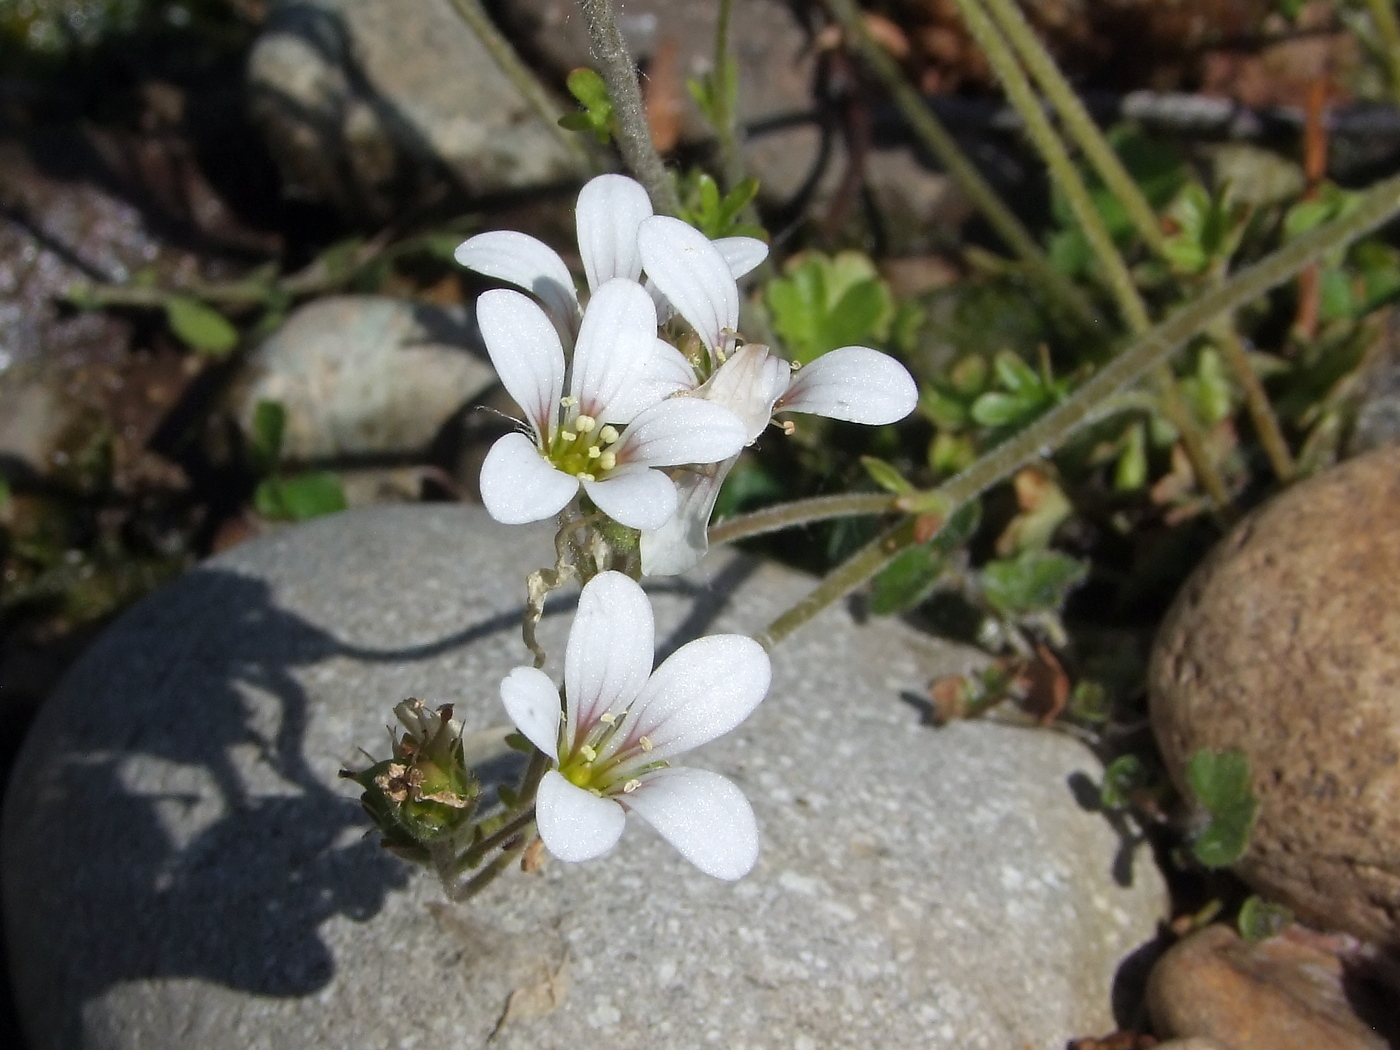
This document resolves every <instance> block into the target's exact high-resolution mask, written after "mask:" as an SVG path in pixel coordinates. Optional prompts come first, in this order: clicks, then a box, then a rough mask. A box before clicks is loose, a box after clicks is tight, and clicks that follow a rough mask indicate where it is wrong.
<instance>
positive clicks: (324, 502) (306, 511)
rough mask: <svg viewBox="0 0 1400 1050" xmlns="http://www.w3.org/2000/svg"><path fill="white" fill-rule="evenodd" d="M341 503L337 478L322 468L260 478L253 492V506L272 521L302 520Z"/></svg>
mask: <svg viewBox="0 0 1400 1050" xmlns="http://www.w3.org/2000/svg"><path fill="white" fill-rule="evenodd" d="M345 507H346V503H345V489H344V488H343V487H342V486H341V484H340V479H339V478H337V477H336V476H335V475H334V474H329V473H326V472H324V471H316V472H313V473H307V474H294V475H292V476H291V477H286V478H283V477H277V476H275V475H274V476H273V477H270V478H264V479H263V480H262V481H261V482H259V484H258V487H257V490H256V491H255V492H254V493H253V508H254V509H255V510H256V511H257V512H258V513H259V514H261V515H262V516H263V517H265V518H268V519H269V520H272V521H305V520H306V519H307V518H316V517H320V516H321V515H323V514H334V513H336V512H337V511H341V510H344V509H345Z"/></svg>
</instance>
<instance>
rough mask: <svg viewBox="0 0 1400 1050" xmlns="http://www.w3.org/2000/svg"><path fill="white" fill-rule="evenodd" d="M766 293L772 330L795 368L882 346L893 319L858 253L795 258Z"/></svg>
mask: <svg viewBox="0 0 1400 1050" xmlns="http://www.w3.org/2000/svg"><path fill="white" fill-rule="evenodd" d="M766 294H767V299H768V308H769V310H770V311H771V312H772V315H773V327H774V328H775V329H776V330H777V332H778V335H779V336H781V337H782V339H783V342H784V343H785V344H786V346H787V349H788V351H789V353H790V355H791V357H792V359H793V360H794V361H796V362H798V363H799V364H810V363H811V362H812V361H814V360H816V359H817V358H818V357H820V356H821V355H822V354H824V353H827V352H828V351H830V350H835V349H836V348H838V347H842V346H851V345H872V344H878V343H883V342H884V341H885V340H886V339H887V338H888V336H889V331H890V324H891V322H892V321H893V320H894V315H895V305H894V297H893V296H892V295H891V294H890V291H889V288H888V287H887V286H886V284H885V283H884V281H883V280H881V279H880V276H879V274H878V273H877V272H876V270H875V267H874V264H873V263H871V261H870V259H869V258H867V257H866V256H865V255H863V254H861V253H860V252H842V253H840V254H839V255H836V256H825V255H821V254H819V253H816V252H813V253H809V254H807V255H805V256H794V258H793V260H791V261H790V262H789V265H788V269H787V274H786V276H784V277H780V278H777V279H775V280H772V281H770V282H768V287H767V290H766Z"/></svg>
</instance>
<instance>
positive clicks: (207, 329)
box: [165, 295, 238, 357]
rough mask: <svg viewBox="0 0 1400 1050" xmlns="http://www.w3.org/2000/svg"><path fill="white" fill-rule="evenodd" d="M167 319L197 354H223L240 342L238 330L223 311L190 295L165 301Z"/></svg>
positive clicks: (173, 297)
mask: <svg viewBox="0 0 1400 1050" xmlns="http://www.w3.org/2000/svg"><path fill="white" fill-rule="evenodd" d="M165 319H166V321H167V322H168V323H169V325H170V330H171V331H172V332H174V333H175V334H176V335H177V336H179V337H180V340H181V341H182V342H183V343H184V344H185V345H186V346H188V347H189V348H190V349H191V350H194V351H196V352H197V353H201V354H208V355H209V356H210V357H223V356H224V355H225V354H227V353H228V352H229V351H230V350H232V349H233V348H234V347H236V346H237V345H238V329H237V328H234V327H233V325H231V324H229V322H228V319H227V318H226V317H224V315H223V314H221V313H219V311H217V310H215V309H214V308H213V307H212V306H209V305H207V304H206V303H202V302H200V301H199V300H198V299H192V298H190V297H189V296H187V295H172V296H171V297H170V298H168V299H167V300H166V301H165Z"/></svg>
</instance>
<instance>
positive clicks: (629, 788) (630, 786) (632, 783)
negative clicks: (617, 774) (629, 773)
mask: <svg viewBox="0 0 1400 1050" xmlns="http://www.w3.org/2000/svg"><path fill="white" fill-rule="evenodd" d="M641 786H642V782H641V781H640V780H629V781H627V783H625V784H623V785H622V793H623V794H624V795H630V794H632V792H634V791H636V790H637V789H638V788H639V787H641Z"/></svg>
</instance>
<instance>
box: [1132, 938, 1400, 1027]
mask: <svg viewBox="0 0 1400 1050" xmlns="http://www.w3.org/2000/svg"><path fill="white" fill-rule="evenodd" d="M1309 939H1310V938H1309V935H1307V934H1302V935H1301V936H1298V937H1288V936H1282V937H1274V938H1272V939H1270V940H1267V941H1263V942H1261V943H1259V944H1255V945H1250V944H1247V943H1245V942H1244V941H1243V940H1241V939H1240V937H1239V936H1238V935H1237V934H1236V933H1235V932H1234V930H1232V929H1230V928H1229V927H1228V926H1221V925H1215V926H1208V927H1206V928H1205V929H1203V930H1201V931H1199V932H1197V933H1195V934H1193V935H1192V936H1190V937H1187V938H1186V939H1185V940H1183V941H1182V942H1180V943H1179V944H1177V945H1175V946H1174V947H1173V948H1172V949H1171V950H1170V951H1168V952H1167V953H1166V954H1165V955H1163V956H1162V958H1161V960H1159V961H1158V963H1157V965H1156V966H1155V967H1154V968H1153V970H1152V975H1151V976H1150V977H1149V978H1148V982H1147V1009H1148V1012H1149V1013H1150V1014H1151V1015H1152V1023H1153V1026H1154V1028H1155V1029H1156V1030H1157V1032H1158V1034H1159V1035H1163V1036H1180V1037H1184V1038H1186V1039H1187V1040H1188V1043H1187V1045H1190V1044H1191V1043H1193V1042H1194V1041H1195V1039H1196V1038H1204V1039H1207V1040H1214V1041H1215V1042H1216V1043H1219V1044H1220V1046H1221V1047H1224V1048H1226V1050H1388V1047H1389V1045H1390V1044H1389V1043H1388V1042H1387V1041H1386V1039H1385V1038H1384V1037H1383V1036H1382V1035H1381V1034H1380V1033H1378V1032H1376V1031H1375V1030H1374V1029H1373V1028H1371V1027H1370V1026H1369V1025H1368V1024H1366V1022H1364V1021H1363V1020H1361V1018H1359V1017H1358V1016H1357V1015H1356V1012H1355V1011H1354V1009H1353V1006H1352V1004H1351V1002H1350V997H1349V991H1350V990H1349V988H1348V983H1347V982H1348V975H1347V973H1346V972H1345V970H1344V968H1343V966H1342V963H1341V961H1340V960H1339V959H1338V957H1337V956H1336V955H1335V954H1333V953H1332V952H1329V951H1326V950H1324V949H1322V948H1320V947H1317V946H1315V945H1314V944H1311V943H1309ZM1176 1045H1177V1044H1176V1043H1165V1044H1163V1046H1162V1050H1165V1048H1166V1047H1169V1046H1176ZM1206 1045H1212V1044H1209V1043H1207V1044H1206Z"/></svg>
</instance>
